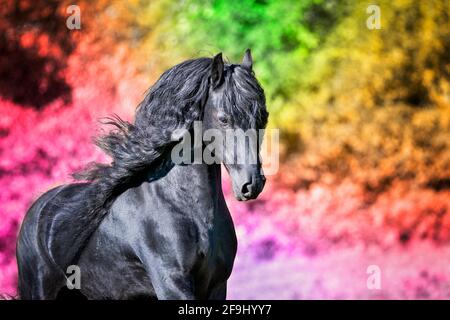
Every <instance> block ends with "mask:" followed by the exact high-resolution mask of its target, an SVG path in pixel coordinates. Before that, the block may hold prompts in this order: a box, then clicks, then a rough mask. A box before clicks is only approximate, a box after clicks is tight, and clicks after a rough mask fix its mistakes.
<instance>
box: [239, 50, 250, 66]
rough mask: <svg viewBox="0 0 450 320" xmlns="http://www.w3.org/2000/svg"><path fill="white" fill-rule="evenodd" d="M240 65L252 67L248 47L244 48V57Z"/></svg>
mask: <svg viewBox="0 0 450 320" xmlns="http://www.w3.org/2000/svg"><path fill="white" fill-rule="evenodd" d="M241 66H243V67H244V68H247V69H248V70H252V67H253V58H252V53H251V51H250V49H247V50H245V54H244V58H243V59H242V63H241Z"/></svg>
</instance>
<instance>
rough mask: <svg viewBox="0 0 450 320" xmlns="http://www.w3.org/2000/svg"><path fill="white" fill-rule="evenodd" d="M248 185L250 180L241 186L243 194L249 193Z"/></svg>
mask: <svg viewBox="0 0 450 320" xmlns="http://www.w3.org/2000/svg"><path fill="white" fill-rule="evenodd" d="M250 185H251V182H246V183H244V185H243V186H242V189H241V192H242V194H243V195H244V196H248V195H249V194H250Z"/></svg>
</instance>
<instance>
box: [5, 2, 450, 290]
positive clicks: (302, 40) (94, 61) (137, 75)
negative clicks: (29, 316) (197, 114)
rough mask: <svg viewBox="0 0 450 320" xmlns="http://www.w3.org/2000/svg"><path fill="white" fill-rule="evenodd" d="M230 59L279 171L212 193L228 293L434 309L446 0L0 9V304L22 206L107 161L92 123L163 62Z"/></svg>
mask: <svg viewBox="0 0 450 320" xmlns="http://www.w3.org/2000/svg"><path fill="white" fill-rule="evenodd" d="M73 4H75V5H78V6H79V8H80V12H81V29H80V30H69V29H68V28H67V27H66V19H67V18H68V17H69V15H70V12H69V13H68V12H67V8H68V7H69V6H70V5H73ZM374 4H375V5H378V6H379V8H380V10H381V11H380V12H381V29H374V30H371V29H369V28H368V27H367V25H366V22H367V19H368V18H369V17H370V16H371V13H370V12H369V13H368V12H367V8H368V6H369V5H374ZM246 48H251V49H252V52H253V57H254V61H255V64H254V69H255V72H256V75H257V77H258V78H259V79H260V81H261V83H262V85H263V86H264V88H265V91H266V95H267V99H268V108H269V111H270V123H269V126H270V127H271V128H279V129H280V130H281V140H282V148H281V155H280V159H281V166H280V170H279V173H278V174H277V175H275V176H271V177H269V180H268V184H267V186H266V188H265V190H264V192H263V193H262V194H261V196H260V198H259V199H258V200H256V201H251V202H248V203H240V202H237V201H236V200H234V198H233V197H232V196H231V194H230V189H229V181H225V182H224V187H225V191H226V194H227V202H228V204H229V207H230V209H231V211H232V215H233V218H234V221H235V224H236V230H237V234H238V238H239V250H238V256H237V260H236V264H235V269H234V272H233V274H232V277H231V279H230V283H229V290H228V291H229V292H228V298H236V299H244V298H248V299H254V298H255V299H265V298H267V299H350V298H356V299H371V298H380V299H399V298H405V299H430V298H437V299H446V298H450V265H449V261H450V149H449V147H450V145H449V144H450V1H447V0H429V1H413V0H389V1H387V0H377V1H365V0H361V1H357V0H339V1H338V0H328V1H325V0H284V1H276V0H241V1H232V0H217V1H212V0H183V1H174V0H152V1H139V0H130V1H119V0H98V1H90V0H79V1H44V0H35V1H27V0H2V1H1V5H0V292H1V293H4V294H9V295H15V294H16V276H17V268H16V262H15V241H16V237H17V233H18V228H19V226H20V223H21V220H22V219H23V216H24V214H25V212H26V210H27V208H28V207H29V205H30V204H31V203H32V201H33V200H34V199H36V198H37V197H38V196H39V195H40V194H42V193H43V192H45V191H46V190H48V189H49V188H51V187H52V186H55V185H57V184H61V183H68V182H70V181H71V178H70V173H72V172H73V171H75V170H78V169H80V168H81V167H82V166H83V165H85V164H87V163H88V162H90V161H94V160H100V161H108V159H107V158H106V157H105V156H104V155H103V154H102V153H101V152H100V151H99V150H97V149H96V148H95V147H94V146H93V145H92V144H91V137H92V136H94V135H96V134H98V133H99V132H100V131H101V130H105V129H104V128H102V127H101V126H100V125H99V123H98V122H97V120H98V119H99V118H101V117H104V116H107V115H111V114H112V113H117V114H118V115H120V116H121V117H123V118H125V119H128V120H132V119H133V115H134V112H135V107H136V105H137V104H138V103H139V102H140V100H141V99H142V98H143V95H144V92H145V90H146V89H147V88H148V87H149V86H150V85H151V84H152V83H153V82H154V81H155V80H156V79H157V77H158V75H159V74H161V72H162V71H164V70H165V69H167V68H168V67H170V66H173V65H174V64H177V63H179V62H181V61H183V60H185V59H188V58H192V57H199V56H212V55H213V54H215V53H217V52H220V51H221V52H223V53H224V55H225V56H226V57H227V58H228V59H229V60H230V61H233V62H239V61H240V60H241V58H242V55H243V52H244V50H245V49H246ZM370 266H377V267H378V268H379V270H380V272H381V288H380V289H373V287H371V286H370V285H369V286H368V285H367V281H368V278H369V277H370V274H368V273H367V271H368V268H369V267H370ZM369 270H371V269H370V268H369Z"/></svg>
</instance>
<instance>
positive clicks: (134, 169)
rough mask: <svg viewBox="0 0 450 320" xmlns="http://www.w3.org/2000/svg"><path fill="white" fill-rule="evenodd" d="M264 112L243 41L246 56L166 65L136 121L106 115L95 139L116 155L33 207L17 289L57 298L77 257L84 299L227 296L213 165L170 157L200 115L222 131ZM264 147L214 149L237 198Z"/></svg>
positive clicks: (229, 245)
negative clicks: (107, 127) (244, 158)
mask: <svg viewBox="0 0 450 320" xmlns="http://www.w3.org/2000/svg"><path fill="white" fill-rule="evenodd" d="M267 118H268V113H267V111H266V106H265V96H264V91H263V89H262V88H261V86H260V85H259V83H258V81H257V79H256V78H255V76H254V73H253V71H252V58H251V54H250V51H249V50H247V51H246V53H245V55H244V59H243V61H242V63H241V64H228V63H224V62H223V59H222V55H221V54H218V55H216V56H215V57H214V58H199V59H194V60H188V61H185V62H183V63H181V64H179V65H177V66H175V67H173V68H171V69H169V70H167V71H166V72H165V73H163V74H162V76H161V77H160V79H159V80H158V81H157V82H156V83H155V84H154V86H153V87H152V88H150V90H149V92H148V93H147V94H146V96H145V98H144V100H143V101H142V102H141V104H140V105H139V107H138V109H137V113H136V119H135V122H134V123H133V124H132V123H128V122H125V121H123V120H121V119H119V118H118V117H116V118H109V121H108V123H109V124H112V125H114V126H115V127H116V129H115V130H112V131H111V132H110V133H108V134H107V135H105V136H103V137H100V138H99V139H98V140H97V144H98V145H99V146H100V147H101V148H102V149H103V150H104V151H105V152H107V153H108V154H109V155H110V156H111V157H112V162H111V164H108V165H105V164H93V165H92V166H91V167H89V168H88V169H87V170H86V171H84V172H83V173H82V174H78V175H77V177H78V179H81V180H83V181H80V182H78V183H73V184H68V185H63V186H59V187H56V188H54V189H52V190H50V191H48V192H46V193H45V194H43V195H42V196H41V197H40V198H39V199H38V200H37V201H36V202H35V203H34V204H33V205H32V207H31V208H30V210H29V211H28V213H27V215H26V217H25V219H24V221H23V224H22V227H21V231H20V235H19V239H18V243H17V263H18V269H19V288H18V289H19V290H18V291H19V297H20V298H21V299H55V298H58V297H60V296H61V292H63V291H64V290H67V289H65V288H66V285H67V277H68V274H67V273H66V271H67V268H68V267H69V266H71V265H76V266H78V267H79V270H80V271H81V289H80V290H76V289H75V290H71V291H70V292H78V294H82V295H83V296H84V297H85V298H88V299H137V298H146V299H225V297H226V283H227V279H228V277H229V276H230V274H231V270H232V267H233V262H234V258H235V255H236V248H237V241H236V235H235V231H234V226H233V222H232V219H231V216H230V213H229V211H228V208H227V205H226V203H225V200H224V196H223V193H222V187H221V170H220V163H213V164H206V163H197V164H185V163H179V164H177V163H174V161H173V159H172V157H171V151H172V150H173V149H174V146H175V145H176V144H177V143H178V141H176V139H175V138H174V136H176V135H175V134H174V133H175V132H177V131H178V130H179V129H186V130H187V131H188V132H189V131H191V130H192V128H193V124H194V122H195V121H197V120H199V121H202V124H203V129H209V128H214V129H217V130H219V131H221V132H225V131H226V130H227V129H230V128H231V129H238V128H239V129H243V130H248V129H263V128H264V127H265V126H266V123H267ZM259 146H260V141H258V143H257V151H256V152H257V154H258V160H257V161H256V163H244V164H242V163H241V164H236V163H235V164H233V163H229V164H227V163H225V162H224V161H223V158H221V155H216V156H217V157H218V158H219V159H221V161H222V162H223V163H224V165H225V167H226V169H227V171H228V172H229V174H230V176H231V180H232V184H233V191H234V194H235V197H236V198H237V199H238V200H249V199H255V198H256V197H257V196H258V194H259V193H260V192H261V191H262V189H263V187H264V183H265V178H264V175H263V173H262V171H261V163H260V161H259ZM194 147H195V146H194V145H193V146H192V150H194ZM205 147H206V146H205V144H204V143H203V144H201V148H205ZM230 148H231V149H234V151H235V152H236V151H237V152H238V153H239V152H245V150H247V149H242V144H239V145H237V144H235V145H231V147H230V145H229V144H223V150H222V151H224V152H223V154H224V155H226V154H228V153H230V152H231V151H232V150H230ZM66 292H67V291H66Z"/></svg>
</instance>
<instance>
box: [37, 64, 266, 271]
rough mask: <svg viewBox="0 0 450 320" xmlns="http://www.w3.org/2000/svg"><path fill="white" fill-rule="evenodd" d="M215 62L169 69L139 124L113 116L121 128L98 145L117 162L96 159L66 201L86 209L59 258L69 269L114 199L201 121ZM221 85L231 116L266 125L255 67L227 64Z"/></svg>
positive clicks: (73, 208)
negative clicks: (176, 135)
mask: <svg viewBox="0 0 450 320" xmlns="http://www.w3.org/2000/svg"><path fill="white" fill-rule="evenodd" d="M212 64H213V59H212V58H199V59H194V60H188V61H185V62H183V63H181V64H179V65H176V66H175V67H173V68H171V69H169V70H167V71H166V72H164V73H163V74H162V75H161V77H160V78H159V80H158V81H157V82H156V83H155V84H154V85H153V86H152V87H151V88H150V89H149V91H148V92H147V94H146V96H145V98H144V100H143V101H142V102H141V103H140V104H139V106H138V109H137V113H136V119H135V123H134V124H132V123H129V122H126V121H123V120H121V119H120V118H119V117H117V116H116V117H112V118H108V121H107V122H106V123H107V124H110V125H113V126H114V127H115V130H113V131H111V132H110V133H108V134H107V135H105V136H102V137H100V138H99V139H97V140H96V144H97V145H98V146H99V147H100V148H101V149H102V150H104V151H105V152H106V153H107V154H108V155H110V156H111V158H112V161H111V163H110V164H98V163H95V164H93V165H90V166H89V167H88V169H87V170H85V171H84V172H82V173H78V174H75V175H74V177H75V178H76V179H79V180H85V181H87V184H88V185H89V186H88V187H87V188H85V191H83V194H80V195H79V196H78V197H77V199H78V200H76V201H72V203H64V208H63V210H64V211H65V212H66V214H68V215H70V214H71V213H73V212H80V211H82V212H83V214H80V217H79V219H78V222H77V223H76V225H72V226H71V227H72V230H71V231H70V232H71V234H73V235H72V238H73V239H72V245H71V247H70V249H69V251H70V252H67V250H66V252H65V255H64V257H53V259H54V260H56V261H55V262H57V264H59V265H60V266H62V267H65V266H67V265H69V264H70V263H71V262H72V261H73V260H74V259H75V258H76V257H77V254H78V252H79V251H80V249H81V248H82V247H83V245H84V244H85V242H86V241H87V239H89V237H90V235H91V234H92V233H93V232H94V231H95V229H96V228H97V226H98V225H99V224H100V222H101V220H102V219H103V217H104V216H105V215H106V214H107V212H108V210H109V207H110V205H111V203H112V202H113V201H114V199H115V198H116V197H117V196H118V195H119V194H120V193H121V192H123V191H124V190H126V189H127V187H128V186H129V184H130V182H131V181H133V179H135V178H136V177H138V176H140V175H141V174H142V173H143V172H144V171H146V170H148V169H149V168H151V166H152V164H154V163H155V161H156V160H157V159H158V158H160V157H161V155H162V154H163V153H164V152H165V151H166V149H167V147H168V146H170V145H173V143H174V142H173V141H172V140H171V135H172V133H173V132H174V130H176V129H180V128H182V129H189V128H191V126H192V124H193V122H194V121H196V120H201V117H202V113H203V106H204V105H205V102H206V100H207V98H208V93H209V90H210V81H211V79H210V74H211V68H212ZM221 85H222V86H223V91H222V92H223V96H222V101H220V105H221V107H222V108H224V109H225V110H224V111H225V112H226V113H227V114H230V115H232V116H233V118H234V119H238V120H239V121H240V127H242V128H256V127H258V128H263V127H264V126H265V124H266V122H267V117H268V113H267V111H266V109H265V97H264V91H263V90H262V88H261V86H260V85H259V83H258V81H257V80H256V78H255V77H254V75H253V72H252V71H251V70H249V69H247V68H244V67H241V66H239V65H232V64H226V65H225V70H224V74H223V83H222V84H221ZM61 221H63V219H62V220H61ZM54 223H58V221H55V222H54ZM51 237H52V235H50V238H51ZM54 237H57V235H54ZM50 242H51V241H50ZM54 242H55V243H57V241H54ZM44 243H46V241H44Z"/></svg>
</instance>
